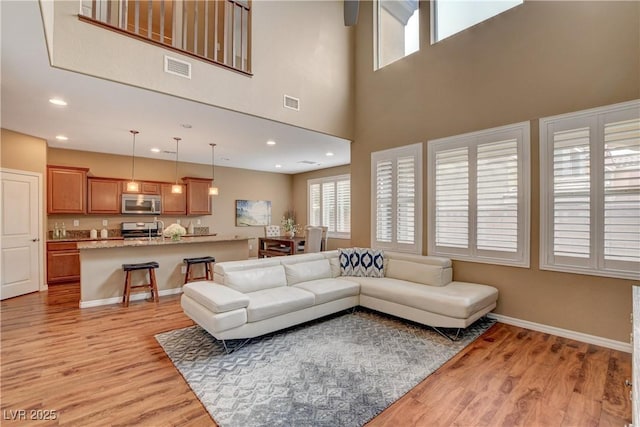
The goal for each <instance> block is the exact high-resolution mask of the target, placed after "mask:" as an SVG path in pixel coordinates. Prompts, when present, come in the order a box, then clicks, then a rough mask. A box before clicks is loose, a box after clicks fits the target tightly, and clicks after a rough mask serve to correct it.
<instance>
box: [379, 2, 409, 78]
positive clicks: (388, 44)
mask: <svg viewBox="0 0 640 427" xmlns="http://www.w3.org/2000/svg"><path fill="white" fill-rule="evenodd" d="M374 11H375V12H374V21H375V22H374V32H375V34H374V40H375V41H374V46H375V54H374V61H375V64H374V69H376V70H377V69H379V68H382V67H384V66H385V65H388V64H391V63H392V62H394V61H397V60H398V59H401V58H404V57H405V56H407V55H410V54H412V53H413V52H416V51H417V50H418V49H420V31H419V27H420V25H419V24H420V23H419V19H420V18H419V13H418V0H377V1H376V2H375V3H374Z"/></svg>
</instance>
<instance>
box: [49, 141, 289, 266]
mask: <svg viewBox="0 0 640 427" xmlns="http://www.w3.org/2000/svg"><path fill="white" fill-rule="evenodd" d="M48 163H49V164H51V165H61V166H79V167H87V168H89V169H90V170H89V176H99V177H109V178H129V177H130V176H131V163H130V158H129V157H126V156H118V155H112V154H102V153H92V152H88V151H76V150H62V149H57V148H50V149H49V150H48ZM178 175H179V177H183V176H191V177H201V178H209V177H211V166H208V165H201V164H195V163H183V162H181V163H179V168H178ZM135 178H136V179H140V180H150V181H169V182H171V181H173V180H174V179H175V163H174V162H172V161H167V160H155V159H148V158H136V176H135ZM291 182H292V178H291V176H290V175H285V174H278V173H268V172H257V171H251V170H247V169H235V168H225V167H216V185H217V186H218V188H219V189H220V195H218V196H215V197H214V199H213V214H212V215H205V216H201V217H194V216H189V217H187V216H175V215H171V216H164V215H163V216H160V219H162V220H163V221H164V223H165V225H169V224H170V223H173V222H175V221H176V219H178V218H179V219H180V220H181V223H182V224H183V225H185V226H186V225H187V224H188V223H189V222H190V221H196V220H198V219H200V220H201V222H202V224H201V226H208V227H209V228H210V231H211V232H213V233H218V234H219V235H236V234H237V235H241V236H247V237H256V238H257V237H260V236H263V235H264V228H263V227H236V226H235V201H236V200H237V199H241V200H242V199H245V200H271V209H272V211H271V212H272V218H273V221H274V223H276V224H278V223H279V222H280V220H279V218H280V217H281V216H282V214H283V213H284V212H285V210H286V209H287V208H288V207H289V201H290V200H291ZM73 219H79V221H80V225H79V226H78V227H72V226H71V224H72V222H71V221H72V220H73ZM103 219H107V220H108V222H109V226H108V228H114V229H119V228H120V223H121V222H123V221H139V220H152V219H153V218H145V217H139V216H112V217H109V216H102V215H84V216H77V215H75V216H74V215H51V216H50V217H49V229H52V228H53V224H54V222H61V221H65V226H66V227H67V229H74V228H77V229H81V230H88V229H91V228H96V229H98V230H99V229H101V228H102V220H103ZM194 225H195V222H194ZM249 243H250V245H251V246H252V249H251V251H250V252H251V256H257V241H255V240H253V239H252V240H250V241H249Z"/></svg>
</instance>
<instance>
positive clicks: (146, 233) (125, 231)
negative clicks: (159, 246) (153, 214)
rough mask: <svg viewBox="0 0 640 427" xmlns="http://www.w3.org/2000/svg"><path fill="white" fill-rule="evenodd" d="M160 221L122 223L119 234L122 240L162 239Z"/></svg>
mask: <svg viewBox="0 0 640 427" xmlns="http://www.w3.org/2000/svg"><path fill="white" fill-rule="evenodd" d="M160 224H162V222H161V221H154V222H123V223H122V224H120V234H121V235H122V237H123V238H124V239H144V238H154V237H162V227H161V226H160Z"/></svg>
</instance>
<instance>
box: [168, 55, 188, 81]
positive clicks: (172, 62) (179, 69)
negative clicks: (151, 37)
mask: <svg viewBox="0 0 640 427" xmlns="http://www.w3.org/2000/svg"><path fill="white" fill-rule="evenodd" d="M164 72H165V73H169V74H174V75H176V76H180V77H186V78H187V79H190V78H191V64H190V63H188V62H186V61H181V60H179V59H176V58H172V57H170V56H166V55H165V56H164Z"/></svg>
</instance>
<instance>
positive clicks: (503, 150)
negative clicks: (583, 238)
mask: <svg viewBox="0 0 640 427" xmlns="http://www.w3.org/2000/svg"><path fill="white" fill-rule="evenodd" d="M529 134H530V128H529V123H528V122H523V123H517V124H514V125H509V126H503V127H500V128H494V129H487V130H483V131H479V132H473V133H469V134H465V135H459V136H453V137H449V138H442V139H438V140H434V141H429V174H430V175H429V185H430V187H429V203H428V206H429V220H428V223H429V254H430V255H441V256H447V257H451V258H455V259H461V260H469V261H475V262H487V263H495V264H505V265H515V266H521V267H528V266H529V192H530V188H529V187H530V185H529Z"/></svg>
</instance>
